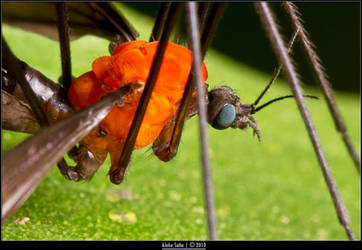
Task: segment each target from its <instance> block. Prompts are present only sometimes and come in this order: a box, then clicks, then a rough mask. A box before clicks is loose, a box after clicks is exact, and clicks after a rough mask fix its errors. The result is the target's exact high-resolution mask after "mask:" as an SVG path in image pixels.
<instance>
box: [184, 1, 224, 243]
mask: <svg viewBox="0 0 362 250" xmlns="http://www.w3.org/2000/svg"><path fill="white" fill-rule="evenodd" d="M186 7H187V12H188V13H187V14H188V15H187V16H188V23H189V34H190V35H189V36H190V40H191V43H190V44H191V50H192V53H193V63H192V69H191V70H192V71H193V74H192V76H193V79H192V81H193V82H195V84H196V87H197V88H196V89H197V103H198V108H199V125H200V138H201V152H202V174H203V183H204V192H205V203H206V211H207V222H208V230H209V239H210V240H216V239H217V233H216V221H215V213H214V210H215V208H214V199H213V190H212V181H211V169H210V168H211V166H210V160H209V152H208V142H207V132H206V124H207V105H206V102H205V98H204V96H205V90H204V88H203V86H204V83H203V81H202V78H201V72H200V68H201V64H202V58H203V57H202V56H201V48H200V47H201V46H200V33H199V27H198V26H199V24H200V23H199V21H198V17H197V13H196V11H197V10H196V4H195V2H188V3H187V6H186Z"/></svg>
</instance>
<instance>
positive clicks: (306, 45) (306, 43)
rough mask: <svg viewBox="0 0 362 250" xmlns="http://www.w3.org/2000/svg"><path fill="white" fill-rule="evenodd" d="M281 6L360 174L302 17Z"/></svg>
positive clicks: (357, 159) (294, 9)
mask: <svg viewBox="0 0 362 250" xmlns="http://www.w3.org/2000/svg"><path fill="white" fill-rule="evenodd" d="M283 5H284V8H285V11H286V12H287V14H288V15H289V17H290V19H291V22H292V24H293V26H294V29H296V30H300V38H301V42H302V46H303V49H304V50H305V51H306V53H307V55H308V58H309V60H310V61H311V63H312V67H313V70H314V72H315V73H316V75H317V78H318V81H319V83H320V85H321V87H322V90H323V93H324V97H325V98H326V100H327V103H328V107H329V110H330V112H331V114H332V117H333V119H334V123H335V125H336V128H337V130H338V132H339V133H340V135H341V136H342V140H343V142H344V143H345V145H346V147H347V150H348V152H349V154H350V155H351V157H352V159H353V161H354V163H355V165H356V167H357V170H358V172H359V174H361V160H360V157H359V156H358V153H357V151H356V149H355V148H354V146H353V144H352V142H351V139H350V138H349V136H348V135H347V128H346V125H345V124H344V121H343V118H342V115H341V114H340V112H339V110H338V107H337V104H336V102H335V100H334V97H333V93H332V89H331V84H330V82H329V81H328V79H327V77H326V73H325V72H324V70H323V66H322V65H321V60H320V59H319V57H318V55H317V53H316V51H314V49H313V44H312V42H311V41H310V39H309V38H308V36H307V34H306V32H305V29H304V27H303V24H302V22H301V18H302V16H301V14H300V13H299V12H298V9H297V7H296V6H295V5H294V4H293V3H291V2H285V3H284V4H283Z"/></svg>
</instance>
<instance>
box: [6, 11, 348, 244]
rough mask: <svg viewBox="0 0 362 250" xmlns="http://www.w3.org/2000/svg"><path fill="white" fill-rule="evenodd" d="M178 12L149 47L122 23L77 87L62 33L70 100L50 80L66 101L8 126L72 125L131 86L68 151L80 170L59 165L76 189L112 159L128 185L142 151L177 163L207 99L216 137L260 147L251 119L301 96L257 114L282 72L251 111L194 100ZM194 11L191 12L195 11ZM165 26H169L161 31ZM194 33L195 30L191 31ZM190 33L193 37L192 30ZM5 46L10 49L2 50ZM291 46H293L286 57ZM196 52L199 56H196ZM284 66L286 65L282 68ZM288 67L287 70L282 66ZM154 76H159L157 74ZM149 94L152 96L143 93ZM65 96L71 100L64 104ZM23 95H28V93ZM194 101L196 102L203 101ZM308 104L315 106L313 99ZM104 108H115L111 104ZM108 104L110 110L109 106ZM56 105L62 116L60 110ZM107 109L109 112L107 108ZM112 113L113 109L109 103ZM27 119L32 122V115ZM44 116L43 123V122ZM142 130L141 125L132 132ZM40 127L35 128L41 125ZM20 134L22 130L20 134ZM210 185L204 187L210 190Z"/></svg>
mask: <svg viewBox="0 0 362 250" xmlns="http://www.w3.org/2000/svg"><path fill="white" fill-rule="evenodd" d="M90 5H92V8H93V9H99V11H100V12H101V13H103V12H104V11H105V10H108V11H110V13H112V14H114V13H113V12H112V10H111V9H108V6H102V4H99V5H97V4H90ZM64 6H65V5H63V6H62V5H61V4H59V5H57V11H58V18H60V22H59V25H58V27H59V29H60V30H63V31H64V30H66V29H67V28H65V27H66V25H67V23H66V21H65V20H66V17H64V14H65V16H66V12H64ZM216 6H217V4H216ZM206 7H207V5H206V4H205V5H202V4H201V5H200V9H199V13H198V14H199V17H200V23H199V24H200V28H201V32H200V33H201V38H200V40H201V45H202V47H201V51H200V52H199V53H200V55H199V57H200V59H201V61H202V59H203V57H204V55H205V53H206V49H207V45H208V44H209V43H210V36H211V35H210V34H212V33H213V32H214V29H215V26H216V25H215V23H213V22H214V21H215V20H213V19H215V18H211V17H217V16H218V15H220V13H218V12H217V11H218V8H216V7H215V8H213V9H212V10H211V11H210V12H211V14H210V16H211V17H209V19H207V18H206V14H205V13H206ZM218 7H220V6H218ZM263 7H264V6H263V5H260V6H259V7H258V8H259V11H260V12H263ZM62 8H63V9H62ZM162 8H163V9H162ZM179 8H180V7H179V5H176V4H172V5H171V6H170V5H169V4H163V5H162V7H161V11H160V13H161V14H159V16H158V19H157V20H156V25H155V27H154V30H153V32H152V35H151V39H150V41H149V42H146V41H140V40H137V39H136V37H135V33H134V32H130V31H129V30H128V31H127V29H129V26H127V22H121V24H122V25H120V26H122V28H119V27H116V29H118V31H120V30H121V31H122V32H120V33H122V34H123V36H124V37H123V39H124V40H123V41H122V42H121V43H120V45H117V46H115V47H114V48H113V49H112V55H111V56H102V57H99V58H97V59H96V60H95V61H94V62H93V64H92V71H89V72H87V73H84V74H83V75H81V76H79V77H78V78H76V79H75V80H74V81H72V83H71V80H70V79H71V77H70V67H69V66H70V63H69V61H70V58H69V52H67V50H69V46H68V48H67V46H65V45H66V44H69V37H68V38H67V35H66V32H63V33H65V34H61V33H62V32H60V33H59V36H60V41H61V46H62V47H61V50H62V57H63V77H62V79H61V82H62V83H63V86H64V90H65V92H64V90H59V87H57V85H54V84H53V83H51V81H50V80H49V79H45V80H44V79H43V80H44V82H46V83H48V84H50V85H51V86H50V87H49V86H47V87H46V88H49V89H50V90H51V91H53V92H54V93H55V92H57V93H61V92H62V95H63V96H62V97H60V98H58V99H59V100H57V102H56V103H55V106H52V105H50V104H49V102H47V101H45V102H44V100H43V103H42V101H41V100H39V103H40V106H41V109H43V110H48V113H46V114H45V116H46V117H45V119H44V122H43V123H42V122H41V121H40V119H39V117H36V118H34V117H31V118H32V120H31V125H30V123H29V125H28V126H27V125H25V128H24V124H18V125H14V124H15V121H14V120H16V119H13V124H11V125H12V126H19V127H20V126H23V128H22V129H25V130H27V131H26V132H30V131H31V132H35V131H36V130H37V129H39V124H40V126H45V125H47V124H48V125H49V124H53V123H56V122H57V121H58V120H63V119H65V118H67V119H68V118H69V119H68V120H71V119H70V117H71V116H72V115H73V113H74V111H76V112H75V113H78V111H81V110H87V112H93V109H92V108H93V106H94V105H95V104H96V103H98V102H99V101H100V100H101V99H104V97H105V96H110V93H114V92H117V91H118V89H119V88H121V89H122V87H127V86H128V87H127V88H128V89H127V90H126V89H124V88H123V90H124V91H123V92H122V94H120V92H117V93H118V94H120V99H121V101H118V102H115V101H114V98H115V95H113V99H112V100H113V101H112V105H114V104H115V103H116V104H115V106H114V107H113V108H112V109H108V110H107V113H108V112H109V113H108V114H107V115H104V114H102V116H97V118H96V120H99V121H98V122H99V123H98V122H94V123H93V124H92V125H90V126H89V129H90V133H89V134H87V135H83V138H82V139H81V138H80V139H81V140H80V144H79V147H71V146H72V145H70V144H69V145H67V149H66V150H65V149H63V150H64V151H63V152H64V153H66V152H67V151H69V152H68V153H69V156H70V157H72V158H73V159H75V161H76V162H77V166H76V167H69V166H67V164H66V163H65V161H64V160H62V161H60V162H59V163H58V167H59V169H60V171H61V173H62V175H63V176H64V177H65V178H67V179H70V180H74V181H79V180H82V179H87V178H89V177H91V176H92V175H93V174H94V173H95V172H96V171H97V170H98V168H99V167H100V166H101V165H102V163H103V162H104V160H105V158H106V156H107V153H108V152H109V153H110V155H111V163H112V166H111V169H110V178H111V181H112V182H114V183H116V184H119V183H120V182H122V181H123V178H124V176H125V172H126V168H127V166H128V163H129V157H130V154H131V153H132V151H133V149H139V148H143V147H145V146H147V145H149V144H151V143H153V146H152V149H153V151H154V153H155V154H156V155H157V157H158V158H159V159H161V160H163V161H169V160H170V159H172V158H173V157H174V156H175V155H176V152H177V148H178V144H179V142H180V136H181V131H182V127H183V122H184V121H186V120H187V119H189V118H191V117H192V116H194V115H196V114H198V113H199V106H200V103H198V101H199V100H200V98H202V99H204V101H205V103H206V104H207V105H208V113H207V121H208V122H209V123H210V125H211V126H212V127H214V128H216V129H226V128H228V127H233V128H240V129H246V128H248V127H251V128H252V129H253V133H254V135H256V136H257V137H258V139H259V140H260V139H261V137H260V132H259V129H258V127H257V124H256V120H255V119H254V118H253V116H252V115H253V114H254V113H256V112H258V111H259V110H261V109H262V108H264V107H265V106H267V105H269V104H271V103H273V102H275V101H278V100H281V99H284V98H289V97H297V99H298V98H299V99H298V102H299V101H300V96H299V97H298V94H295V93H294V95H288V96H282V97H280V98H276V99H273V100H271V101H269V102H267V103H266V104H263V105H260V106H258V107H257V104H258V103H259V101H260V100H261V98H262V97H263V96H264V94H265V93H266V91H267V90H268V89H269V87H270V85H271V84H272V83H273V81H274V80H275V78H276V77H277V75H278V74H279V72H280V70H281V67H282V66H280V67H279V68H278V70H276V72H277V73H276V74H275V75H274V76H273V80H272V81H271V82H270V83H269V84H268V86H267V87H266V88H265V90H264V91H263V92H262V93H261V94H260V96H259V97H258V98H257V99H256V101H255V102H254V103H252V104H249V105H247V104H243V103H241V102H240V99H239V97H238V96H237V95H236V93H235V92H234V91H233V90H232V89H231V88H230V87H228V86H224V85H223V86H219V87H216V88H214V89H212V90H209V92H208V93H207V94H206V95H204V96H201V97H200V95H199V93H200V92H198V94H196V89H197V91H199V90H200V88H195V86H194V85H195V82H197V80H195V79H192V77H191V75H192V74H190V72H191V71H192V68H193V67H194V66H193V65H192V64H193V60H192V52H191V50H189V49H187V48H185V47H182V46H180V45H177V44H174V43H171V42H168V41H167V40H168V37H169V35H170V30H171V29H172V25H173V23H174V22H175V18H176V17H175V16H176V14H175V13H176V12H177V11H178V9H179ZM189 8H190V9H191V7H189ZM219 9H221V8H219ZM162 10H164V13H162ZM102 11H103V12H102ZM213 11H214V12H213ZM167 13H168V14H167ZM212 14H213V15H212ZM62 15H63V17H62ZM189 15H190V14H189ZM264 18H265V20H264V21H265V22H267V21H268V19H267V18H266V17H264ZM216 19H217V18H216ZM120 20H121V18H120ZM190 20H191V18H190ZM190 23H191V21H190ZM157 24H158V26H157ZM62 26H63V28H62ZM116 26H117V25H116ZM162 26H164V27H163V30H162ZM125 27H126V28H125ZM190 27H192V25H191V24H190ZM191 30H192V31H194V29H191ZM298 32H301V31H300V30H299V29H296V32H295V36H296V35H297V34H298ZM301 34H303V33H301ZM275 39H277V38H275ZM294 39H295V37H294V38H293V39H291V41H294ZM3 43H4V44H5V42H3ZM292 44H293V43H292V42H291V44H290V45H289V49H290V47H291V46H292ZM5 47H6V46H5ZM193 49H194V47H193ZM162 50H163V51H162ZM161 51H162V52H161ZM193 51H197V49H195V50H193ZM67 53H68V55H67ZM8 54H9V57H11V52H9V53H8ZM157 56H159V58H161V60H156V59H154V58H158V57H157ZM67 61H68V62H67ZM282 62H283V63H284V61H282ZM15 64H19V65H18V66H17V68H16V67H14V68H15V69H19V70H21V68H22V70H23V71H24V69H25V70H27V72H31V74H32V75H33V77H34V79H29V78H28V79H27V81H28V82H29V83H30V84H31V81H32V80H34V81H33V83H34V82H35V81H36V80H37V78H38V77H40V78H41V77H43V75H42V74H41V73H40V72H38V71H36V70H35V69H33V68H31V67H30V66H28V65H26V64H24V63H22V62H20V61H19V62H17V63H15ZM67 64H68V65H67ZM157 64H158V66H157ZM281 65H282V64H281ZM200 66H201V69H200V72H201V74H200V75H201V79H199V80H201V81H202V87H201V89H202V88H203V89H204V90H207V89H208V85H207V84H206V82H205V81H206V80H207V69H206V66H207V65H205V64H204V63H202V64H201V65H200ZM283 66H284V67H286V66H285V65H283ZM157 67H158V68H157ZM14 68H13V69H14ZM10 71H11V70H9V69H7V68H6V67H5V68H4V69H2V73H3V81H5V82H6V84H5V85H7V87H9V86H10V87H9V88H10V89H12V90H11V91H9V92H12V93H15V92H16V90H19V86H17V85H19V84H18V82H20V81H21V80H18V79H15V81H14V79H13V78H14V76H13V75H12V74H11V72H10ZM196 71H197V69H196ZM196 71H195V69H194V74H196V73H195V72H196ZM153 72H157V73H155V74H153ZM157 74H158V75H157ZM152 77H153V78H154V79H153V80H152V79H151V78H152ZM15 78H16V77H15ZM150 79H151V80H150ZM14 82H15V83H14ZM45 85H46V84H45ZM129 86H131V87H129ZM149 86H152V87H149ZM146 88H149V89H151V90H148V91H146ZM14 91H15V92H14ZM22 91H23V92H24V93H25V92H26V91H25V90H24V89H23V90H22ZM33 91H34V87H33ZM66 93H67V96H68V97H64V96H66ZM145 93H148V95H149V96H148V99H147V98H146V97H145V98H144V96H146V95H147V94H145ZM107 94H108V95H107ZM4 95H5V93H4ZM21 95H24V94H21ZM25 95H27V94H26V93H25ZM35 95H37V96H38V97H37V98H38V99H46V98H44V96H41V95H42V93H40V92H38V93H36V89H35ZM39 96H40V97H39ZM197 96H199V99H198V98H197ZM303 96H304V97H310V98H315V97H314V96H308V95H303ZM18 97H19V96H18ZM10 98H11V97H10ZM64 98H66V99H69V102H70V103H69V102H68V101H67V100H66V101H64V100H62V99H64ZM146 99H147V100H146ZM23 100H25V99H23ZM107 100H111V98H109V99H107ZM143 100H146V101H145V104H144V102H143ZM60 102H61V103H60ZM109 102H111V101H109ZM104 103H106V102H105V101H104ZM141 103H142V105H141ZM59 104H60V106H61V109H57V107H59ZM34 105H37V104H34ZM49 105H50V107H49ZM70 105H71V106H70ZM103 105H105V106H106V105H107V104H103ZM108 105H110V104H109V103H108ZM140 107H141V108H140ZM142 107H143V109H144V110H143V114H142V115H141V118H136V116H137V115H138V114H140V113H142V112H141V111H140V112H139V109H142ZM47 108H49V109H47ZM31 109H32V110H34V109H35V108H34V107H31ZM23 111H24V109H23ZM200 112H201V111H200ZM24 113H25V111H24ZM28 113H29V112H28ZM30 113H31V112H30ZM35 113H36V112H35ZM40 113H41V112H40ZM81 113H82V112H79V117H80V115H81ZM83 113H84V112H83ZM83 113H82V114H83ZM28 115H29V114H28ZM200 115H201V114H200ZM29 116H32V115H31V114H30V115H29ZM35 116H36V115H35ZM39 116H42V115H41V114H39ZM100 117H102V118H100ZM79 119H80V118H79ZM34 120H35V122H34ZM65 120H66V119H65ZM74 120H75V119H74ZM137 122H138V125H134V124H136V123H137ZM36 123H38V125H37V124H36ZM56 124H58V123H56ZM64 124H65V122H64ZM137 126H138V128H137ZM59 127H60V126H59ZM90 127H91V128H90ZM14 130H16V129H14ZM19 131H21V130H20V129H19ZM88 131H89V130H88ZM134 131H137V132H134ZM132 133H133V135H132ZM132 141H133V142H132ZM73 146H74V144H73ZM64 148H65V147H64ZM127 152H128V153H127ZM127 154H128V155H127ZM9 155H10V154H9ZM322 158H323V157H322ZM58 160H60V159H58ZM322 161H323V160H322ZM44 175H45V173H44ZM205 185H206V186H207V184H205ZM206 189H207V188H206ZM211 198H212V197H211ZM208 199H209V200H208ZM206 200H207V201H208V202H210V197H209V198H206ZM337 200H338V197H337ZM339 204H340V203H338V202H337V210H338V209H340V210H343V206H342V207H341V206H340V205H339ZM207 206H208V209H209V208H210V207H212V204H211V203H208V205H207ZM208 212H209V213H210V214H211V215H212V209H211V210H210V211H209V210H208ZM339 216H340V220H341V221H342V224H343V225H344V226H346V231H347V232H348V234H349V236H350V238H352V239H353V233H352V232H351V231H350V229H349V228H348V227H349V226H348V221H347V220H346V216H345V215H344V214H342V215H341V214H339ZM211 217H212V216H211ZM210 221H212V218H211V219H210V218H209V230H210V231H212V227H213V226H215V225H213V226H212V225H211V226H210ZM211 224H212V223H211ZM213 234H214V235H213ZM215 237H216V236H215V232H214V233H210V238H211V239H215Z"/></svg>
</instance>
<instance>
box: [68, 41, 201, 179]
mask: <svg viewBox="0 0 362 250" xmlns="http://www.w3.org/2000/svg"><path fill="white" fill-rule="evenodd" d="M157 45H158V42H151V43H147V42H144V41H133V42H128V43H124V44H121V45H120V46H118V47H117V48H116V49H115V50H114V52H113V55H112V56H104V57H99V58H97V59H96V60H95V61H94V62H93V65H92V71H90V72H87V73H85V74H83V75H82V76H80V77H78V78H77V79H76V80H74V81H73V83H72V85H71V86H70V88H69V91H68V97H69V100H70V102H71V104H72V106H73V108H74V110H76V111H77V110H80V109H83V108H85V107H87V106H89V105H91V104H93V103H95V102H97V101H99V100H100V99H101V97H102V96H103V95H105V94H107V93H109V92H114V91H116V90H117V89H119V88H120V87H121V86H123V85H125V84H128V83H138V84H140V85H141V86H144V84H145V82H146V80H147V77H148V74H149V71H150V68H151V65H152V61H153V58H154V56H155V53H156V49H157ZM191 64H192V53H191V51H190V50H189V49H187V48H184V47H182V46H180V45H177V44H174V43H168V45H167V49H166V52H165V55H164V59H163V63H162V65H161V69H160V72H159V75H158V78H157V82H156V85H155V88H154V91H153V93H152V96H151V99H150V102H149V104H148V108H147V111H146V114H145V117H144V120H143V123H142V126H141V128H140V131H139V134H138V136H137V140H136V144H135V148H136V149H140V148H143V147H145V146H147V145H149V144H150V143H152V142H153V141H154V140H155V139H156V137H157V136H158V135H159V134H160V132H161V130H162V129H163V127H164V126H166V125H167V124H168V123H169V122H170V121H171V120H172V119H173V118H174V117H175V115H176V113H177V108H178V106H179V104H180V101H181V99H182V95H183V91H184V88H185V85H186V83H187V79H188V75H189V73H190V70H191ZM201 72H202V77H203V81H205V80H206V79H207V70H206V66H205V64H203V65H202V68H201ZM141 92H142V91H138V92H136V93H135V92H134V93H133V94H132V95H129V96H128V97H127V98H126V100H125V104H124V105H122V107H118V106H116V107H113V109H112V110H111V112H110V113H109V114H108V115H107V116H106V118H105V119H104V120H103V121H102V122H101V123H100V124H99V126H98V128H96V129H95V130H93V131H92V132H91V133H90V134H89V135H87V136H86V137H85V138H84V139H83V140H82V141H81V142H80V145H81V147H85V148H87V150H88V151H90V153H91V154H92V155H93V156H94V157H95V158H96V159H97V160H98V162H100V163H101V162H103V161H104V159H105V157H106V155H107V153H108V152H109V153H110V155H111V161H112V167H115V166H117V161H118V159H119V156H120V154H121V153H122V149H123V145H124V143H125V140H126V138H127V135H128V131H129V129H130V126H131V123H132V120H133V117H134V115H135V112H136V109H137V104H138V102H139V99H140V96H141ZM99 166H100V165H98V167H99ZM98 167H91V168H90V167H89V166H88V165H87V164H83V165H80V164H78V166H77V168H75V169H74V170H75V171H77V172H78V173H79V174H80V175H81V178H83V179H84V178H88V177H90V176H91V175H93V174H94V172H95V171H96V170H97V169H98Z"/></svg>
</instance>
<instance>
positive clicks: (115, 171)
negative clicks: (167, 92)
mask: <svg viewBox="0 0 362 250" xmlns="http://www.w3.org/2000/svg"><path fill="white" fill-rule="evenodd" d="M180 7H181V4H180V3H172V5H171V8H170V11H169V13H168V17H167V21H166V23H165V29H164V31H163V33H162V36H161V39H160V43H159V44H158V47H157V51H156V54H155V57H154V59H153V62H152V66H151V69H150V73H149V75H148V78H147V81H146V84H145V88H144V90H143V93H142V96H141V98H140V101H139V103H138V106H137V110H136V115H135V117H134V118H133V121H132V125H131V128H130V130H129V133H128V136H127V139H126V142H125V144H124V147H123V150H122V154H121V156H120V157H119V160H118V161H117V163H116V165H114V164H112V166H111V169H110V179H111V181H112V182H113V183H114V184H120V183H121V182H122V180H123V178H124V174H125V171H126V168H127V166H128V163H129V161H130V158H131V154H132V152H133V149H134V145H135V143H136V139H137V135H138V131H139V129H140V127H141V124H142V120H143V117H144V115H145V113H146V109H147V104H148V101H149V100H150V98H151V94H152V90H153V87H154V86H155V83H156V79H157V75H158V72H159V69H160V68H161V63H162V59H163V55H164V53H165V51H166V46H167V43H168V39H169V37H170V34H171V30H172V27H173V25H174V23H175V21H176V17H177V14H178V12H179V10H180Z"/></svg>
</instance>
